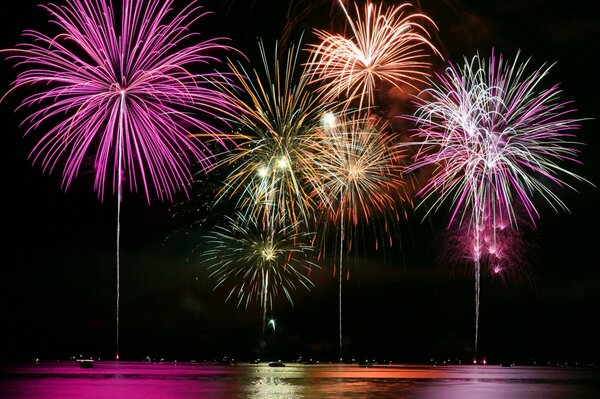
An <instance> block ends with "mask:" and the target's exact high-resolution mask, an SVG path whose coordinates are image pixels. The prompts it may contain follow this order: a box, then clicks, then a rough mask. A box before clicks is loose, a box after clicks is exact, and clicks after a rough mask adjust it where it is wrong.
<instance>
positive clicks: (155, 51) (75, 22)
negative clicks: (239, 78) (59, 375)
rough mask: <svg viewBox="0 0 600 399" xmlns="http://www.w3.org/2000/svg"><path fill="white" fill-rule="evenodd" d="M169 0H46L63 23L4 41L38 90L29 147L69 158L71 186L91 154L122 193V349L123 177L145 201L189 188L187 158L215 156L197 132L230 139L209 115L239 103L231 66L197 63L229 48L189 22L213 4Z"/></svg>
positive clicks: (57, 164) (66, 168) (41, 158)
mask: <svg viewBox="0 0 600 399" xmlns="http://www.w3.org/2000/svg"><path fill="white" fill-rule="evenodd" d="M172 4H173V1H172V0H166V1H157V0H147V1H132V0H124V1H123V5H122V14H121V15H120V19H119V20H118V17H117V16H116V15H115V14H114V12H113V8H112V3H111V2H110V1H107V0H91V1H82V0H67V1H66V5H64V6H60V5H56V4H49V5H47V6H44V8H45V9H46V11H47V12H48V13H49V14H50V20H51V22H52V23H53V25H54V26H55V27H57V28H58V31H59V33H58V34H57V35H55V36H48V35H46V34H44V33H41V32H37V31H33V30H27V31H25V32H24V34H23V37H24V39H26V40H27V42H24V43H22V44H19V45H18V46H17V47H16V48H15V49H10V50H4V51H3V52H6V53H8V56H7V58H8V59H10V60H14V61H15V62H16V65H17V66H18V67H19V68H24V70H23V71H21V72H20V73H19V74H18V76H17V78H16V80H15V82H14V87H13V88H12V89H11V91H13V90H15V89H20V88H27V89H28V90H33V94H30V95H28V96H27V97H26V98H25V99H24V100H23V102H22V103H21V105H20V106H19V108H21V109H22V108H34V109H35V108H37V110H34V111H33V112H31V113H30V114H29V116H27V117H26V118H25V120H24V122H23V123H24V124H26V125H29V127H28V128H27V130H26V133H25V134H30V133H33V131H34V130H40V129H45V132H44V133H43V134H42V135H41V136H40V137H39V139H38V140H37V144H36V145H35V146H34V148H33V150H32V151H31V157H32V158H33V162H34V163H39V164H41V166H42V168H43V170H44V171H47V172H49V173H51V172H53V171H54V170H55V169H59V168H62V187H63V188H64V189H65V190H66V189H68V188H69V186H70V185H71V184H72V182H73V180H74V179H75V177H76V176H77V175H78V173H79V171H80V169H81V166H82V164H83V163H84V162H85V161H86V159H87V158H88V157H93V164H94V172H95V178H94V189H95V190H96V191H97V192H98V197H99V198H100V199H101V200H102V199H103V198H104V197H105V191H106V186H107V185H108V186H109V187H110V186H112V191H113V193H114V192H116V193H117V198H118V199H117V201H118V205H117V206H118V210H117V358H118V335H119V331H118V314H119V292H118V291H119V275H120V266H119V258H120V255H119V237H120V211H121V199H122V184H123V180H125V179H126V180H127V181H128V182H129V189H130V190H131V191H137V190H138V188H139V187H141V189H142V191H143V192H144V194H145V196H146V199H147V201H148V202H150V197H151V194H154V195H156V197H158V199H159V200H172V199H173V195H174V193H175V192H177V191H187V189H188V187H189V185H190V183H191V181H192V173H191V172H190V170H189V165H190V164H191V163H194V162H198V163H199V164H200V166H201V167H202V168H203V169H205V170H206V169H208V168H209V167H210V166H211V152H210V150H209V147H208V146H207V145H206V144H205V143H203V141H202V140H200V139H199V138H196V137H193V136H192V135H191V133H192V132H195V131H201V132H204V133H205V134H208V135H210V136H211V137H212V139H213V140H216V141H218V142H219V143H220V144H222V145H225V142H224V141H223V139H221V136H220V135H219V130H218V129H217V128H216V126H215V125H214V124H213V122H205V121H204V118H207V119H209V120H223V118H226V117H227V116H229V115H231V114H232V110H234V109H235V107H234V106H233V105H232V104H231V101H230V99H229V97H228V95H227V94H225V93H223V92H221V91H219V90H216V89H215V86H214V84H215V82H219V83H221V84H222V85H225V84H227V78H226V77H225V75H222V74H219V73H216V72H209V73H205V74H197V73H194V72H192V70H191V66H193V65H204V66H209V65H211V64H213V63H214V62H216V61H218V58H216V56H214V55H213V53H216V52H218V51H222V50H231V48H230V47H228V46H226V45H224V44H222V42H223V41H224V39H222V38H217V39H209V40H204V41H199V40H198V37H197V36H198V35H197V34H194V33H192V32H191V31H190V29H191V26H192V24H194V23H196V22H197V21H198V20H199V19H200V18H202V17H203V16H205V15H206V14H207V13H206V12H202V11H201V10H202V7H200V6H197V5H196V3H195V2H193V1H192V2H191V3H190V4H189V5H188V6H186V7H185V8H184V9H183V10H182V11H181V12H179V13H176V14H173V11H172ZM192 42H194V43H195V44H191V43H192ZM188 43H190V44H188Z"/></svg>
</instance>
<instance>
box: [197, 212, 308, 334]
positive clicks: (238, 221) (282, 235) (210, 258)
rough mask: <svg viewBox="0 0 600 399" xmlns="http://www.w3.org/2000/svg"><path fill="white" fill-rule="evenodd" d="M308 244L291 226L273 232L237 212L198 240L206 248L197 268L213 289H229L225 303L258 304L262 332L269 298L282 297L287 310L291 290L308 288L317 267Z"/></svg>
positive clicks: (275, 228)
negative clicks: (207, 275) (202, 269)
mask: <svg viewBox="0 0 600 399" xmlns="http://www.w3.org/2000/svg"><path fill="white" fill-rule="evenodd" d="M311 240H312V234H310V233H304V232H299V229H298V228H297V226H294V225H291V224H287V225H284V226H281V227H276V226H275V227H273V226H270V225H268V224H265V223H263V222H262V221H259V220H257V219H255V218H247V217H246V215H245V214H243V213H240V212H238V213H237V215H236V217H235V218H230V217H227V222H226V223H225V224H224V225H221V226H217V227H216V228H215V229H214V230H213V231H212V232H210V233H209V234H208V235H207V236H205V237H204V240H203V243H204V244H205V245H206V246H207V248H208V249H207V250H205V251H204V252H203V253H202V263H204V264H206V265H207V267H208V269H209V270H211V273H210V278H213V279H215V280H216V284H215V288H214V289H215V290H216V289H218V288H219V287H221V286H230V287H231V288H230V289H229V294H228V296H227V300H229V299H230V298H232V297H237V305H238V307H239V306H241V305H244V307H246V308H247V307H248V305H249V304H250V303H251V302H253V301H255V302H258V303H259V305H260V307H261V309H262V311H263V320H262V326H263V330H264V327H265V325H266V324H265V322H266V312H267V309H268V308H272V306H273V300H274V298H275V297H277V296H278V295H279V294H280V293H281V292H283V294H284V295H285V297H286V298H287V300H288V301H289V303H290V304H292V305H293V301H292V291H294V290H296V288H298V287H304V288H306V289H310V287H311V286H312V285H313V284H312V282H311V281H310V279H309V278H308V276H309V275H310V273H311V271H312V269H313V268H318V266H317V265H316V264H315V263H313V262H312V261H311V260H310V256H311V255H312V252H313V250H314V248H313V247H312V245H310V242H311Z"/></svg>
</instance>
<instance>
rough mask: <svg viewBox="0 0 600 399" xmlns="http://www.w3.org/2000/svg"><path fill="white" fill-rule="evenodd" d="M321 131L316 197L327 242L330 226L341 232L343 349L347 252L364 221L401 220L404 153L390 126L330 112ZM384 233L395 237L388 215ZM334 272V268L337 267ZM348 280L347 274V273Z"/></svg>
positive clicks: (315, 144)
mask: <svg viewBox="0 0 600 399" xmlns="http://www.w3.org/2000/svg"><path fill="white" fill-rule="evenodd" d="M322 124H323V126H322V129H321V130H320V131H319V135H317V136H316V137H315V139H316V140H315V141H314V142H313V146H312V147H311V149H312V152H311V153H310V158H311V159H313V162H315V164H316V168H315V169H316V171H318V174H317V175H315V176H316V177H317V179H316V180H315V181H312V182H311V183H312V186H313V187H314V191H313V192H312V195H313V196H316V197H317V201H316V202H318V203H319V204H320V205H321V207H322V208H323V210H324V214H325V224H324V225H323V226H322V227H320V228H319V231H320V232H321V233H322V237H323V239H325V236H326V234H325V232H326V230H327V226H328V225H329V224H333V225H334V226H336V227H338V228H339V232H338V233H337V234H338V240H339V254H338V265H337V269H338V270H337V273H338V282H339V318H340V319H339V325H340V330H339V339H340V360H341V359H342V358H343V356H342V355H343V351H342V280H343V277H342V276H343V271H342V269H343V258H344V256H343V255H344V252H345V250H347V251H348V252H349V251H350V250H351V248H352V241H353V238H354V235H355V230H356V229H357V227H358V225H359V223H361V222H362V223H363V224H369V223H371V222H373V219H374V218H375V216H376V215H377V216H381V215H393V217H392V218H391V219H392V220H394V219H397V218H398V214H397V200H398V199H401V198H402V196H400V195H399V194H400V193H401V192H402V191H403V187H404V180H403V174H402V172H403V158H404V154H403V151H402V150H400V149H399V147H398V146H394V145H393V143H394V142H395V140H396V137H395V136H394V135H392V134H387V133H385V132H384V131H385V128H386V126H385V125H382V124H381V123H378V121H372V120H368V119H364V118H359V117H358V116H357V115H354V116H353V117H351V119H349V120H346V119H344V118H341V119H340V117H339V116H336V115H334V114H333V113H328V114H325V115H324V117H323V121H322ZM384 230H385V231H384V233H385V234H386V235H387V236H389V237H390V245H391V235H390V231H389V220H388V218H385V217H384ZM334 274H335V268H334ZM346 274H347V276H348V273H347V272H346Z"/></svg>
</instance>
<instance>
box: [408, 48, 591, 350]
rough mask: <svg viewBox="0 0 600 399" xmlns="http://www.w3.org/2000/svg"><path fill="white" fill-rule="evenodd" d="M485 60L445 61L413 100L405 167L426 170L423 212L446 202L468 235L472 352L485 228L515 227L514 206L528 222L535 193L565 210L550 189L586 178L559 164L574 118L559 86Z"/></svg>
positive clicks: (567, 157) (568, 153) (571, 155)
mask: <svg viewBox="0 0 600 399" xmlns="http://www.w3.org/2000/svg"><path fill="white" fill-rule="evenodd" d="M518 61H519V59H518V55H517V57H516V58H515V61H514V63H512V64H511V63H510V62H506V61H504V60H503V58H502V56H499V57H497V56H495V55H494V54H493V53H492V56H491V57H490V58H489V61H488V60H485V59H483V58H480V57H479V56H478V55H477V56H475V57H473V59H472V60H470V61H469V60H465V64H464V65H463V66H462V67H461V66H457V65H450V66H449V67H448V68H446V71H445V73H444V74H439V75H438V76H437V82H432V87H431V88H429V89H426V90H424V92H423V93H421V95H420V96H419V97H418V99H417V105H418V106H419V108H418V110H417V111H416V114H415V117H414V119H415V121H416V123H417V132H416V137H417V139H418V141H419V145H420V149H419V151H418V152H417V154H416V156H415V162H414V163H413V164H412V165H411V166H410V168H411V169H412V170H416V169H419V168H422V167H426V166H427V167H429V166H431V167H433V174H432V175H431V177H430V178H429V181H428V182H427V183H426V184H425V185H424V186H423V188H422V189H421V190H420V194H421V195H422V196H424V198H425V199H424V201H425V200H427V199H429V198H433V197H437V198H435V199H434V200H433V206H431V208H430V210H429V211H434V210H437V209H439V208H440V207H441V206H442V204H444V203H450V206H451V208H452V215H451V217H450V222H449V223H450V224H452V222H454V221H457V222H458V223H459V225H460V224H462V223H463V222H464V223H465V224H466V225H467V226H468V227H469V229H470V230H471V231H472V232H473V239H472V242H473V244H472V245H473V249H474V252H473V253H474V256H473V260H474V263H475V281H476V282H475V300H476V306H475V312H476V327H475V351H477V334H478V319H479V288H480V285H479V279H480V268H481V254H482V248H483V242H482V240H483V239H484V237H485V235H484V234H483V232H484V231H486V229H487V227H486V226H490V225H492V226H493V225H496V224H497V223H509V224H511V225H516V224H517V223H516V222H517V219H516V217H515V211H514V209H515V206H517V205H518V206H519V208H522V209H523V210H524V212H525V213H526V215H527V218H528V219H529V220H530V221H531V222H532V223H535V220H536V219H537V218H538V217H539V213H538V211H537V209H536V207H535V205H534V198H536V197H537V198H540V199H542V200H544V201H546V202H547V203H548V204H550V205H551V206H552V207H554V208H555V209H558V208H562V209H566V205H565V203H564V202H563V201H562V200H561V199H560V198H559V197H558V195H557V194H556V193H554V192H553V190H552V186H559V187H560V186H567V187H570V186H569V184H568V183H567V182H566V179H565V177H566V178H570V179H574V180H578V181H586V180H585V179H583V178H582V177H580V176H579V175H577V174H576V173H574V172H571V171H569V170H568V169H567V168H566V167H565V164H568V163H569V162H570V163H573V162H575V163H576V162H577V154H578V150H577V149H576V148H575V146H576V144H577V143H576V141H575V140H574V135H573V133H572V131H573V130H575V129H577V128H578V127H579V120H578V119H575V118H573V117H572V116H571V115H572V114H573V112H574V110H573V109H572V108H571V103H570V102H563V101H560V100H559V94H560V90H559V89H558V85H554V86H551V87H550V88H549V89H545V88H542V87H541V86H542V81H543V79H544V77H545V76H546V75H547V74H548V72H549V68H547V67H544V66H542V67H541V68H539V69H537V70H534V71H533V72H531V73H527V72H526V70H527V67H528V61H526V62H524V63H519V62H518Z"/></svg>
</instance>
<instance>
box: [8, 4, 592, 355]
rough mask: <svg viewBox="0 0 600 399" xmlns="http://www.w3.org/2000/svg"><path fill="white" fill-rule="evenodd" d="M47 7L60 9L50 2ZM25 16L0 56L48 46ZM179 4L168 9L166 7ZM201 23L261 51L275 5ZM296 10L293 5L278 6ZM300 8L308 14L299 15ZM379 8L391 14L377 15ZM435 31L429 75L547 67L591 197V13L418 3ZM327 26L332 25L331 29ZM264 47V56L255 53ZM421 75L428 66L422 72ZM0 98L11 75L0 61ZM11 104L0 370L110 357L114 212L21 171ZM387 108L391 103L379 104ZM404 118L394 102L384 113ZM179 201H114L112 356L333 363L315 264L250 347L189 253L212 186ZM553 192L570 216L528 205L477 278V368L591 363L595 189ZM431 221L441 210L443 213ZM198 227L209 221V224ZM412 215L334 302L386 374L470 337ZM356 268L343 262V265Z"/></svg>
mask: <svg viewBox="0 0 600 399" xmlns="http://www.w3.org/2000/svg"><path fill="white" fill-rule="evenodd" d="M57 2H60V0H57ZM38 3H39V2H38V1H31V0H21V1H18V2H11V4H10V10H9V9H8V5H7V4H6V2H3V3H2V4H1V5H0V29H1V32H0V47H1V48H10V47H12V46H14V45H15V44H16V43H18V42H19V34H20V32H21V31H22V30H24V29H28V28H33V29H37V30H43V31H46V32H47V31H48V29H53V28H51V27H49V26H48V24H47V22H46V20H47V18H46V13H45V11H44V10H42V9H41V8H40V7H36V4H38ZM183 3H185V2H183V1H179V2H178V1H176V2H175V5H176V6H181V5H182V4H183ZM201 3H202V4H206V8H207V9H210V10H213V11H215V14H214V15H212V16H210V17H207V18H205V19H203V20H201V22H200V23H198V24H197V25H196V27H197V29H198V30H200V31H201V32H202V33H203V34H204V35H205V36H206V37H214V36H229V37H231V38H232V41H231V45H232V46H234V47H237V48H239V49H240V50H242V51H243V52H244V53H246V54H247V55H248V56H249V57H250V58H251V59H252V58H254V59H256V58H255V56H256V53H257V51H256V50H257V44H256V43H257V41H256V39H257V37H261V38H263V39H264V40H265V42H266V43H273V41H274V40H275V39H277V38H278V37H279V35H280V32H281V30H282V29H283V26H284V23H285V14H286V10H287V6H288V1H284V0H268V1H265V0H260V1H246V0H243V1H242V0H237V1H235V0H226V1H218V0H213V1H203V2H201ZM296 3H308V2H307V1H304V2H301V1H298V0H296ZM313 3H318V2H316V1H315V2H313ZM321 3H322V5H321V6H319V7H316V8H315V9H314V11H313V12H312V13H310V14H309V15H307V16H306V17H305V18H302V19H300V20H299V24H298V26H297V29H296V30H295V31H294V35H293V36H292V38H293V39H296V38H297V37H298V36H299V32H300V31H301V30H302V29H304V30H305V34H304V42H305V43H310V42H312V41H313V40H314V36H313V35H312V32H311V28H313V27H320V28H326V27H327V23H328V20H329V12H330V8H331V7H330V2H328V1H323V2H321ZM390 3H391V2H390ZM419 3H420V5H421V7H422V8H423V10H424V12H425V13H426V14H427V15H429V16H430V17H431V18H432V19H433V20H434V21H435V22H436V23H437V24H438V27H439V32H438V35H437V37H436V38H435V40H436V41H435V44H436V45H437V46H438V48H440V50H441V51H442V53H443V54H444V57H445V58H446V59H447V60H451V61H456V62H460V61H462V56H463V55H465V56H468V57H471V56H472V55H474V54H475V53H476V52H477V51H479V52H480V53H481V54H482V55H486V56H487V55H488V54H489V53H490V52H491V49H492V48H494V49H495V50H496V51H499V52H502V53H503V54H505V56H506V57H507V58H508V59H512V58H514V56H515V54H516V52H517V51H518V50H519V49H520V50H521V52H522V55H523V58H528V57H532V65H533V66H540V65H541V64H543V63H545V62H548V63H554V62H556V65H555V66H554V67H553V68H552V71H551V74H550V76H549V77H548V78H547V80H546V81H545V84H546V86H545V87H549V86H550V85H551V84H553V83H555V82H561V87H562V89H563V91H564V93H563V95H562V97H561V98H562V99H572V100H574V101H575V107H576V108H577V109H578V110H579V111H578V113H577V117H580V118H589V119H587V120H585V121H583V122H582V128H581V129H580V131H578V133H577V135H578V139H579V141H581V142H583V143H585V146H583V147H582V151H583V152H582V155H581V161H582V162H583V166H569V167H570V168H571V169H572V170H574V171H576V172H577V173H579V174H581V175H582V176H584V177H585V178H587V179H588V180H590V181H592V182H593V183H594V184H596V185H598V184H599V183H600V175H599V171H600V170H599V163H598V158H599V156H600V143H599V140H598V135H599V132H600V131H599V126H598V121H597V118H598V110H599V109H600V101H599V100H598V92H599V89H600V84H599V83H600V82H599V78H598V75H599V74H598V71H599V70H600V65H599V64H598V61H597V60H598V53H599V50H600V48H599V44H598V43H599V40H598V38H599V37H600V20H599V19H598V15H599V11H600V10H598V6H597V5H595V4H594V2H589V1H587V0H573V1H569V2H559V1H544V0H502V1H485V2H482V1H476V0H422V1H420V2H419ZM338 16H339V17H340V18H341V15H338ZM270 45H271V46H272V44H270ZM436 63H437V65H436V68H437V69H439V68H440V67H442V66H443V63H442V62H441V61H439V60H438V61H436ZM0 68H1V69H0V74H1V78H2V80H1V86H0V87H1V89H0V91H2V92H5V91H6V90H7V89H8V87H9V84H10V82H11V81H12V80H13V79H14V77H15V76H16V73H15V72H14V71H13V70H12V68H11V63H9V62H2V63H0ZM20 99H22V93H17V94H15V95H12V96H10V97H9V98H7V99H5V100H4V101H3V102H2V103H1V104H0V118H1V121H2V135H1V137H2V149H3V154H4V156H3V157H2V160H3V162H4V164H3V171H4V173H3V179H4V182H3V190H2V192H3V197H4V198H3V200H4V204H5V205H4V217H3V220H4V223H3V225H4V231H3V236H4V237H5V240H4V243H3V247H4V250H3V253H4V256H3V257H4V259H3V261H2V266H1V267H0V273H1V274H0V284H1V285H0V304H1V305H0V306H1V314H2V322H1V326H2V329H3V334H2V335H3V337H4V340H3V344H2V345H1V347H0V360H32V359H35V358H36V357H39V358H42V359H55V358H56V359H59V358H61V359H63V358H68V357H70V356H78V355H80V354H82V355H84V356H93V357H101V358H110V357H112V356H113V354H114V345H115V292H116V291H115V235H116V233H115V227H116V199H115V198H107V199H106V200H105V202H104V203H101V202H100V201H99V200H98V199H97V195H96V193H94V192H93V189H92V186H93V183H92V174H91V173H90V171H89V168H88V169H86V168H85V167H84V168H83V172H82V173H81V174H80V176H79V178H78V180H77V181H76V182H75V184H73V186H72V187H71V189H70V190H69V191H68V192H66V193H65V192H64V191H62V190H61V188H60V176H59V175H58V174H57V175H51V176H48V175H44V174H43V173H42V171H41V168H40V167H39V166H38V165H35V166H32V165H31V162H30V161H29V160H28V152H29V151H30V149H31V148H32V145H33V143H34V136H35V135H32V137H26V138H23V137H22V134H23V132H24V129H23V128H22V127H21V128H20V127H19V123H20V121H21V120H22V119H23V118H24V117H25V116H26V112H23V111H21V112H17V113H16V114H15V113H14V112H13V110H14V108H15V106H16V104H17V103H18V101H19V100H20ZM390 101H392V102H393V99H391V100H390ZM388 105H389V106H390V108H391V109H394V107H400V108H402V109H403V108H404V107H406V105H403V106H402V107H401V106H400V105H399V104H394V103H390V104H388ZM199 179H201V180H202V184H199V185H197V186H195V187H194V189H193V190H192V193H191V200H189V201H188V200H187V199H186V197H185V195H183V194H181V195H179V196H178V198H177V201H176V203H175V204H164V203H159V202H158V201H153V202H152V203H151V204H150V205H147V203H146V202H145V199H144V197H143V195H133V194H129V193H127V194H126V195H125V198H124V201H123V208H122V236H121V237H122V238H121V243H122V244H121V245H122V255H121V256H122V257H121V298H122V302H121V345H120V346H121V354H122V357H123V358H126V359H132V360H137V359H142V358H144V357H146V356H151V357H154V358H168V359H178V360H190V359H211V358H221V357H222V356H234V357H237V358H242V359H251V358H253V357H256V356H257V355H261V354H262V355H266V356H270V357H273V358H286V359H294V358H296V357H298V356H300V355H303V356H304V357H316V358H321V359H334V358H337V354H338V353H337V351H338V341H337V340H338V324H337V323H338V321H337V317H338V316H337V306H338V303H337V282H336V280H335V279H334V278H333V277H332V271H331V268H330V267H329V265H323V266H324V267H323V269H322V270H320V271H317V272H315V275H314V281H315V283H316V286H315V287H314V288H313V289H312V291H311V292H305V291H297V292H296V293H295V296H294V299H295V301H294V304H295V306H294V307H292V306H290V305H289V304H288V303H287V302H285V301H283V300H282V301H281V302H279V303H276V304H275V308H274V309H273V312H272V314H271V313H270V315H272V316H273V317H274V318H275V319H276V323H277V328H276V330H275V331H270V330H268V331H267V333H266V334H265V336H264V337H261V312H260V310H259V309H257V308H255V307H253V308H251V309H248V310H244V309H236V306H235V303H234V302H228V303H225V302H224V300H225V296H226V292H225V291H223V290H217V291H215V292H213V291H212V285H211V284H212V282H210V281H207V276H208V273H207V272H206V270H204V268H203V267H202V266H201V265H200V264H199V262H198V256H197V255H198V254H197V252H194V248H195V247H196V245H197V244H198V242H199V240H200V239H201V236H202V234H203V233H204V232H205V231H206V230H205V227H203V226H198V225H197V224H194V221H195V220H198V219H202V218H204V217H207V216H211V215H208V214H207V213H206V202H207V201H206V200H207V198H210V196H211V195H212V192H214V189H215V188H216V187H217V185H218V182H219V179H218V177H215V176H212V177H210V176H209V177H206V176H199ZM575 186H576V188H577V190H578V192H574V191H571V190H568V189H566V188H564V189H557V191H556V192H557V193H558V195H559V197H561V198H562V199H563V200H564V201H565V203H566V204H567V205H568V206H569V208H570V211H571V212H570V213H567V212H561V213H556V212H555V211H554V210H553V209H552V208H551V207H549V206H547V205H544V204H543V203H542V202H541V201H539V198H538V201H535V203H536V205H539V210H540V214H541V220H540V221H539V223H538V228H537V230H536V231H535V232H533V233H530V234H528V235H527V240H528V244H529V245H528V247H527V254H526V260H527V267H526V268H525V270H523V273H521V274H519V275H516V276H512V277H511V278H507V279H505V280H500V279H497V278H492V277H491V276H488V275H484V276H483V282H482V294H481V319H480V340H479V341H480V345H481V351H480V352H481V353H482V354H484V355H485V356H486V357H487V358H488V361H491V362H502V361H507V360H511V361H520V362H529V361H531V360H532V359H535V360H536V361H542V362H545V361H556V362H565V361H568V362H571V363H573V362H579V363H590V362H596V364H597V362H598V361H600V340H598V337H600V322H599V320H598V319H599V317H600V272H599V269H598V267H599V266H600V259H599V256H598V253H599V251H598V245H600V241H599V234H598V226H599V225H600V224H599V221H600V218H599V211H598V209H599V207H598V204H599V203H600V202H599V197H598V189H597V188H595V187H592V186H591V185H586V184H584V183H576V184H575ZM445 209H447V208H445ZM212 216H214V215H212ZM422 218H423V213H422V212H421V211H416V212H410V213H409V218H408V220H407V221H402V223H401V225H400V228H399V236H398V237H397V238H396V245H395V246H394V247H393V248H392V249H387V250H385V251H379V252H377V253H373V251H370V250H367V251H364V252H358V253H356V254H355V255H354V258H353V259H352V260H350V261H349V262H351V263H352V262H353V263H354V266H353V268H352V274H351V276H350V281H348V282H347V283H346V285H345V288H344V290H345V291H344V346H345V353H346V355H347V356H348V357H369V358H377V359H392V360H395V361H428V360H429V359H432V358H434V359H448V358H450V359H469V358H470V357H471V355H472V350H473V336H474V289H473V275H472V273H470V272H469V270H470V269H469V268H468V265H466V266H464V267H463V268H462V269H461V268H458V267H456V266H450V265H448V264H447V262H446V261H445V260H444V259H443V257H441V255H440V254H441V253H442V247H443V240H442V235H443V230H444V228H445V226H446V225H445V223H446V222H447V220H448V215H447V214H446V213H445V212H444V211H441V212H440V213H439V214H437V215H435V216H434V217H433V218H429V219H426V220H425V221H423V222H421V220H422ZM357 265H360V267H358V266H357Z"/></svg>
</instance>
